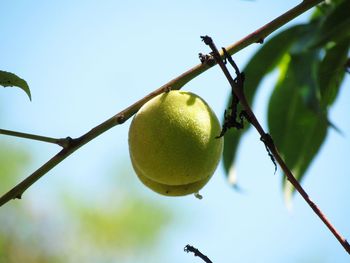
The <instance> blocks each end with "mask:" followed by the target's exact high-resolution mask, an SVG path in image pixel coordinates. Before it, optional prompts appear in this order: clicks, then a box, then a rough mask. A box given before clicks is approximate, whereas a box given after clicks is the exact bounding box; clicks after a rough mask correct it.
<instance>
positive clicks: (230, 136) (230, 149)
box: [223, 25, 307, 176]
mask: <svg viewBox="0 0 350 263" xmlns="http://www.w3.org/2000/svg"><path fill="white" fill-rule="evenodd" d="M306 29H307V27H306V26H304V25H297V26H294V27H291V28H288V29H286V30H284V31H282V32H280V33H279V34H277V35H275V36H274V37H273V38H271V39H270V40H269V41H267V42H266V43H265V44H264V45H263V46H262V47H261V48H260V49H259V50H258V52H257V53H256V54H255V55H254V56H253V57H252V59H251V60H250V61H249V63H248V64H247V66H246V67H245V69H244V70H243V72H244V73H245V76H246V81H245V85H244V90H245V94H246V97H247V99H248V101H249V103H250V104H251V102H252V101H253V98H254V95H255V93H256V90H257V88H258V86H259V84H260V82H261V81H262V80H263V78H264V77H265V76H266V75H267V74H268V73H269V72H270V71H272V70H273V69H274V68H275V67H276V66H277V65H278V63H279V62H280V60H281V58H282V57H283V55H284V54H285V53H286V52H287V51H288V50H289V48H290V47H291V45H292V44H293V43H294V41H295V40H296V39H298V38H299V36H300V34H301V33H303V32H305V30H306ZM230 104H231V99H230V100H229V103H228V107H229V106H230ZM246 130H247V128H246V129H244V130H243V131H242V132H240V131H237V130H233V129H231V130H229V131H228V132H227V133H226V134H225V140H224V152H223V163H224V168H225V171H226V173H227V175H228V176H230V173H232V171H233V169H232V167H233V164H234V161H235V156H236V152H237V148H238V145H239V142H240V139H241V137H242V135H243V134H244V132H245V131H246Z"/></svg>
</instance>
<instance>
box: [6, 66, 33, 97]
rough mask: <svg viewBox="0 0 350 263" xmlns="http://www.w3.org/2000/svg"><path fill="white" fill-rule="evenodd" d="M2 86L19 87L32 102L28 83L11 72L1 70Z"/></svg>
mask: <svg viewBox="0 0 350 263" xmlns="http://www.w3.org/2000/svg"><path fill="white" fill-rule="evenodd" d="M0 85H1V86H3V87H14V86H15V87H19V88H21V89H22V90H24V92H25V93H27V95H28V97H29V99H30V100H32V96H31V94H30V89H29V86H28V84H27V82H26V81H25V80H24V79H21V78H20V77H18V76H17V75H15V74H13V73H11V72H6V71H2V70H0Z"/></svg>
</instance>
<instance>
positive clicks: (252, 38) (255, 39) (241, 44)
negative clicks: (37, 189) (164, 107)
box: [0, 0, 323, 206]
mask: <svg viewBox="0 0 350 263" xmlns="http://www.w3.org/2000/svg"><path fill="white" fill-rule="evenodd" d="M321 2H323V0H304V1H303V2H301V3H300V4H299V5H297V6H295V7H294V8H292V9H290V10H289V11H287V12H286V13H284V14H282V15H281V16H279V17H277V18H276V19H274V20H272V21H271V22H269V23H267V24H266V25H264V26H263V27H261V28H259V29H258V30H256V31H254V32H253V33H251V34H249V35H247V36H246V37H244V38H243V39H241V40H240V41H238V42H236V43H234V44H232V45H230V46H228V47H227V48H226V50H227V52H228V53H229V54H230V55H232V54H234V53H236V52H238V51H240V50H242V49H243V48H245V47H247V46H249V45H251V44H253V43H262V42H263V40H264V38H265V37H266V36H268V35H269V34H271V33H272V32H274V31H275V30H276V29H278V28H280V27H282V26H283V25H285V24H286V23H288V22H289V21H291V20H292V19H294V18H296V17H297V16H299V15H300V14H302V13H304V12H306V11H307V10H309V9H310V8H312V7H314V6H315V5H317V4H319V3H321ZM220 55H222V54H220ZM214 65H215V63H205V62H204V63H201V64H199V65H197V66H195V67H193V68H191V69H189V70H188V71H186V72H184V73H183V74H181V75H180V76H178V77H176V78H174V79H173V80H171V81H169V82H168V83H166V84H164V85H163V86H162V87H160V88H158V89H157V90H155V91H153V92H152V93H150V94H148V95H147V96H146V97H144V98H142V99H141V100H139V101H137V102H136V103H134V104H132V105H131V106H129V107H128V108H126V109H124V110H123V111H121V112H119V113H118V114H116V115H114V116H113V117H111V118H110V119H108V120H106V121H105V122H103V123H101V124H100V125H98V126H96V127H95V128H93V129H92V130H90V131H89V132H87V133H86V134H84V135H83V136H81V137H79V138H76V139H71V140H69V143H68V145H66V147H65V148H63V149H62V150H61V151H60V152H59V153H57V154H56V155H55V156H54V157H52V158H51V159H50V160H49V161H47V162H46V163H45V164H44V165H43V166H41V167H40V168H39V169H38V170H36V171H35V172H34V173H32V174H31V175H29V176H28V177H27V178H26V179H25V180H23V181H22V182H20V183H19V184H17V185H16V186H15V187H14V188H12V189H11V190H10V191H9V192H7V193H6V194H4V195H3V196H1V197H0V206H2V205H4V204H6V203H7V202H9V201H10V200H11V199H16V198H21V196H22V194H23V193H24V192H25V191H26V190H27V189H28V188H29V187H30V186H31V185H32V184H34V183H35V182H36V181H37V180H39V179H40V178H41V177H42V176H43V175H45V174H46V173H47V172H49V171H50V170H51V169H52V168H54V167H55V166H56V165H57V164H59V163H60V162H62V161H63V160H64V159H66V158H67V157H68V156H69V155H71V154H72V153H73V152H75V151H76V150H77V149H79V148H80V147H81V146H83V145H84V144H86V143H88V142H89V141H91V140H93V139H94V138H96V137H97V136H99V135H101V134H102V133H104V132H105V131H107V130H109V129H110V128H112V127H114V126H116V125H118V124H121V123H123V122H125V121H126V120H127V119H129V118H130V117H131V116H132V115H134V114H135V113H136V112H137V111H138V110H139V109H140V108H141V106H142V105H143V104H145V103H146V102H147V101H149V100H150V99H151V98H153V97H155V96H156V95H158V94H160V93H163V92H165V91H168V90H169V89H172V90H178V89H181V88H182V87H183V86H184V85H185V84H186V83H187V82H189V81H190V80H192V79H194V78H195V77H197V76H198V75H200V74H202V73H203V72H205V71H206V70H208V69H209V68H211V67H212V66H214Z"/></svg>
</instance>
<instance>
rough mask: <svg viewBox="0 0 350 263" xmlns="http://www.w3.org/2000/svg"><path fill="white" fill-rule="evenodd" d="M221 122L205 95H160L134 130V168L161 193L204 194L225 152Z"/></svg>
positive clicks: (146, 106) (131, 143)
mask: <svg viewBox="0 0 350 263" xmlns="http://www.w3.org/2000/svg"><path fill="white" fill-rule="evenodd" d="M220 130H221V127H220V123H219V121H218V119H217V118H216V116H215V114H214V112H213V111H212V110H211V109H210V107H209V106H208V104H207V103H206V102H205V101H204V100H203V99H202V98H200V97H199V96H197V95H195V94H193V93H190V92H184V91H170V92H167V93H163V94H160V95H158V96H156V97H154V98H153V99H151V100H150V101H148V102H147V103H145V104H144V105H143V106H142V107H141V109H140V110H139V111H138V112H137V114H136V115H135V117H134V119H133V121H132V123H131V125H130V130H129V151H130V157H131V161H132V165H133V167H134V170H135V172H136V174H137V175H138V177H139V179H140V180H141V182H142V183H143V184H145V185H146V186H147V187H149V188H151V189H152V190H154V191H155V192H157V193H160V194H163V195H169V196H180V195H187V194H191V193H196V192H198V191H199V190H200V189H201V188H202V187H203V186H204V185H205V184H206V183H207V182H208V181H209V179H210V178H211V176H212V175H213V173H214V171H215V169H216V167H217V165H218V162H219V160H220V156H221V153H222V147H223V139H222V138H219V139H217V138H215V137H216V136H218V135H219V134H220Z"/></svg>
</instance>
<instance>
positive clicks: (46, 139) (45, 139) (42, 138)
mask: <svg viewBox="0 0 350 263" xmlns="http://www.w3.org/2000/svg"><path fill="white" fill-rule="evenodd" d="M0 134H3V135H9V136H14V137H20V138H25V139H30V140H35V141H40V142H48V143H53V144H57V145H59V146H62V147H63V148H64V147H66V146H67V145H68V140H69V137H68V138H61V139H57V138H51V137H46V136H41V135H36V134H31V133H24V132H17V131H11V130H5V129H0Z"/></svg>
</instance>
